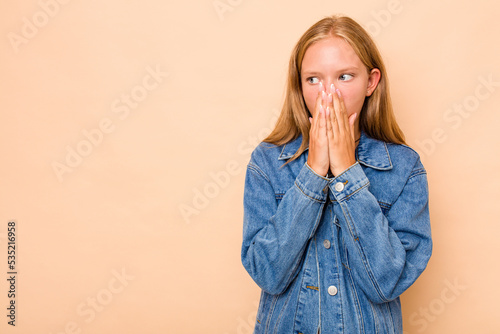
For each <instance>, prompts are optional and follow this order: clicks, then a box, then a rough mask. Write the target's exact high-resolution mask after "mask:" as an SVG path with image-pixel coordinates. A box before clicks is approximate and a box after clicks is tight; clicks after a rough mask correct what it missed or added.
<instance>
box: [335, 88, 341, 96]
mask: <svg viewBox="0 0 500 334" xmlns="http://www.w3.org/2000/svg"><path fill="white" fill-rule="evenodd" d="M336 92H337V95H338V96H339V97H341V96H342V93H340V89H337V90H336Z"/></svg>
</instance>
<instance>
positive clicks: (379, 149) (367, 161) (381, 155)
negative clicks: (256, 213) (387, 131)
mask: <svg viewBox="0 0 500 334" xmlns="http://www.w3.org/2000/svg"><path fill="white" fill-rule="evenodd" d="M300 144H302V136H299V137H298V138H297V139H294V140H292V141H291V142H289V143H287V144H285V145H284V146H283V149H282V150H281V154H280V156H279V157H278V160H287V159H290V158H291V157H292V156H293V155H294V154H295V152H297V150H298V149H299V147H300ZM307 150H308V148H306V151H307ZM356 160H358V161H359V162H360V163H361V164H363V165H365V166H366V167H370V168H373V169H378V170H390V169H392V162H391V157H390V155H389V151H388V150H387V144H386V143H385V142H383V141H380V140H377V139H373V138H370V137H368V136H367V135H366V133H364V132H363V131H361V136H360V139H359V144H358V147H357V148H356Z"/></svg>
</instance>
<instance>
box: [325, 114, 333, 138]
mask: <svg viewBox="0 0 500 334" xmlns="http://www.w3.org/2000/svg"><path fill="white" fill-rule="evenodd" d="M333 118H334V116H333V112H332V110H330V107H327V108H326V136H327V138H328V142H329V143H332V144H333V127H332V123H333Z"/></svg>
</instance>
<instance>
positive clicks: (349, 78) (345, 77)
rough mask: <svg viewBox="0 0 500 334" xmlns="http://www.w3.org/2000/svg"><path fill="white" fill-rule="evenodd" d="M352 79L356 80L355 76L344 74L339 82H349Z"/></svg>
mask: <svg viewBox="0 0 500 334" xmlns="http://www.w3.org/2000/svg"><path fill="white" fill-rule="evenodd" d="M352 78H354V76H353V75H352V74H342V75H341V76H340V77H339V80H341V81H349V80H351V79H352Z"/></svg>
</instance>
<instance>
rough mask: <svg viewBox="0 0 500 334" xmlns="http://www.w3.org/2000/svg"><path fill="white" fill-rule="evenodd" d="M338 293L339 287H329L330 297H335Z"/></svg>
mask: <svg viewBox="0 0 500 334" xmlns="http://www.w3.org/2000/svg"><path fill="white" fill-rule="evenodd" d="M337 292H338V289H337V287H336V286H335V285H330V286H329V287H328V294H329V295H330V296H335V295H336V294H337Z"/></svg>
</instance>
